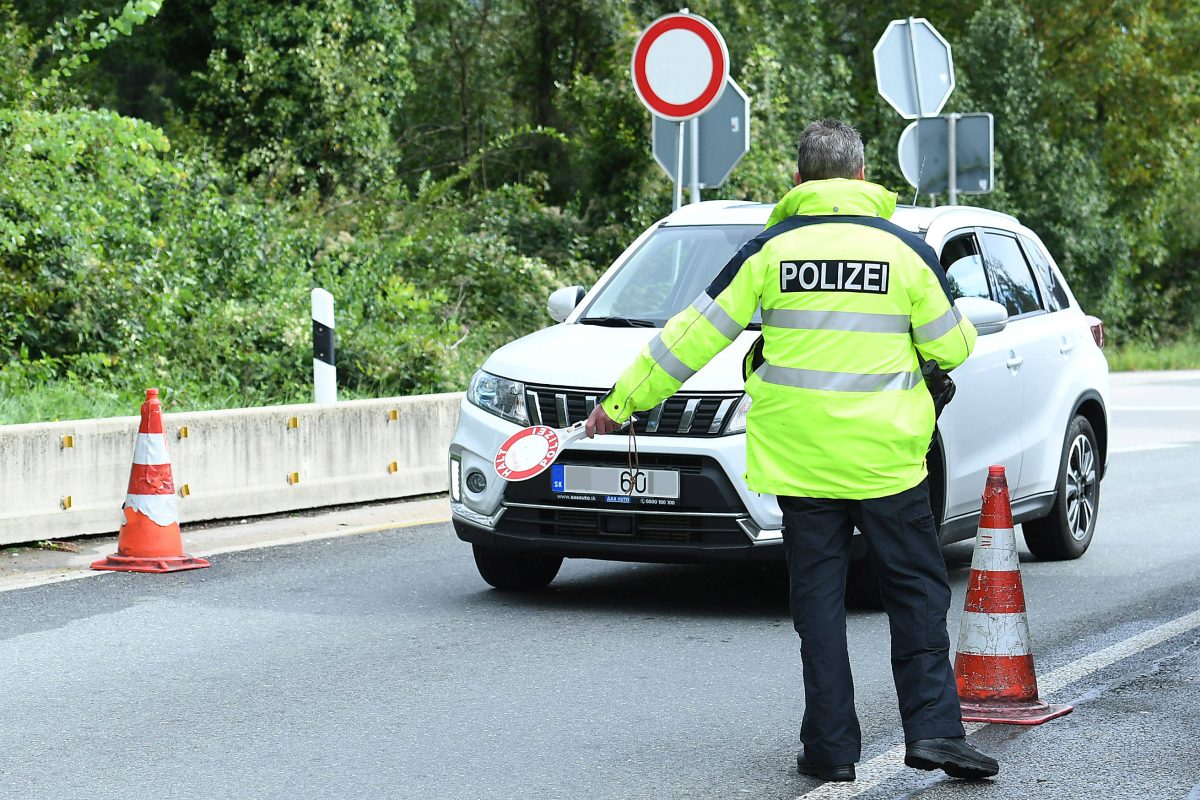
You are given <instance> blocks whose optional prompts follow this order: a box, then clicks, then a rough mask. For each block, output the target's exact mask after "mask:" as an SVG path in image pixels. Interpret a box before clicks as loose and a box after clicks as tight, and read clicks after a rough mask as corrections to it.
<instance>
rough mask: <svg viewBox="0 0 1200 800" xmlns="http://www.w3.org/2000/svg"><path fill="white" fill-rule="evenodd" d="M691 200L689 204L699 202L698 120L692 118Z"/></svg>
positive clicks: (697, 118)
mask: <svg viewBox="0 0 1200 800" xmlns="http://www.w3.org/2000/svg"><path fill="white" fill-rule="evenodd" d="M691 128H692V164H691V166H692V199H691V200H690V201H689V202H692V203H699V202H700V118H699V117H692V122H691Z"/></svg>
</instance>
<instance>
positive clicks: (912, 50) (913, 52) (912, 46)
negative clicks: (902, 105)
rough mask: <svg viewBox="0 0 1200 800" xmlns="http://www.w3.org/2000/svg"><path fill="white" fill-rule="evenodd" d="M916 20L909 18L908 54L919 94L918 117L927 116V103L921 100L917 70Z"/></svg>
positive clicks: (914, 82)
mask: <svg viewBox="0 0 1200 800" xmlns="http://www.w3.org/2000/svg"><path fill="white" fill-rule="evenodd" d="M914 25H916V20H914V19H913V18H912V17H909V18H908V54H909V57H910V63H911V64H912V78H913V89H914V90H916V93H917V117H918V118H920V117H923V116H925V103H924V102H923V101H922V99H921V72H920V70H919V69H918V68H917V34H916V28H915V27H914Z"/></svg>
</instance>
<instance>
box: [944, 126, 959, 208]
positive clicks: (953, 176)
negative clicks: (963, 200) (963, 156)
mask: <svg viewBox="0 0 1200 800" xmlns="http://www.w3.org/2000/svg"><path fill="white" fill-rule="evenodd" d="M946 117H947V119H946V139H947V140H948V142H949V145H948V148H947V149H948V150H949V152H948V153H947V154H946V164H947V166H948V169H949V173H950V181H949V182H950V188H949V195H950V198H949V199H950V205H952V206H956V205H958V136H957V131H956V130H955V128H956V127H957V125H958V114H947V115H946Z"/></svg>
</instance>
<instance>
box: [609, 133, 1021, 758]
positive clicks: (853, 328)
mask: <svg viewBox="0 0 1200 800" xmlns="http://www.w3.org/2000/svg"><path fill="white" fill-rule="evenodd" d="M796 167H797V172H796V175H795V180H796V186H795V188H794V189H792V190H791V191H790V192H788V193H787V195H785V196H784V197H783V199H782V200H781V201H780V202H779V203H778V205H777V206H776V207H775V209H774V211H773V212H772V214H771V217H770V221H769V222H768V225H767V228H766V230H764V231H763V232H762V233H760V234H759V235H758V236H756V237H754V238H753V239H751V240H750V241H749V242H747V243H746V244H745V245H744V246H743V247H742V248H741V250H739V251H738V253H737V254H736V255H735V256H734V257H733V258H732V259H731V260H730V261H729V263H728V264H726V265H725V268H724V269H723V270H721V273H720V274H719V275H718V276H717V277H716V279H715V280H714V281H713V282H712V284H711V285H710V286H709V287H708V289H707V290H706V291H705V292H704V293H703V294H701V295H700V296H699V297H698V298H696V301H695V302H694V303H693V304H692V305H691V307H689V308H687V309H685V310H684V311H682V312H680V313H679V314H677V315H675V316H674V317H673V318H672V319H671V320H669V321H668V322H667V324H666V325H665V326H664V328H663V330H662V332H661V333H660V334H659V335H657V336H656V337H654V339H653V340H652V341H651V342H650V344H649V345H648V346H647V347H646V348H645V349H644V350H643V351H642V352H641V354H640V355H639V356H638V358H637V359H636V360H635V361H634V363H633V364H632V365H630V366H629V368H628V369H626V370H625V372H624V373H623V374H622V375H621V377H620V378H619V379H618V381H617V383H616V385H615V386H614V387H613V389H612V391H611V392H610V393H609V394H608V395H607V396H606V397H605V399H604V401H603V402H602V403H601V404H600V405H598V406H597V407H596V409H595V411H594V412H593V413H592V415H591V417H589V419H588V435H589V436H591V435H594V434H596V433H609V432H611V431H613V430H616V429H617V427H618V426H619V424H620V423H622V422H624V421H626V420H628V419H629V417H630V415H631V414H633V413H634V412H635V411H638V410H645V409H649V408H653V407H654V406H656V405H658V403H660V402H661V401H663V400H664V399H666V398H667V397H669V396H670V395H672V394H673V393H675V392H676V391H677V390H678V389H679V387H680V386H681V385H682V384H683V382H684V381H686V380H687V379H688V378H689V377H691V376H692V375H693V374H695V372H696V371H697V370H699V369H700V368H701V367H703V366H704V365H705V364H706V363H707V362H708V361H709V360H710V359H711V358H713V356H715V355H716V354H717V353H718V352H720V351H721V350H723V349H724V348H725V347H726V346H727V345H728V344H729V343H730V342H732V341H733V340H734V339H735V338H737V335H738V334H739V333H740V332H741V331H742V330H743V329H744V328H745V327H746V325H747V324H749V323H750V321H751V318H752V317H753V316H754V313H755V311H756V310H757V309H758V308H759V307H760V306H761V308H762V330H763V336H762V340H761V345H762V350H761V354H760V356H759V358H757V359H756V360H755V361H756V363H755V364H754V365H753V367H754V369H753V373H752V374H750V375H749V377H748V379H747V381H746V391H747V393H748V394H749V395H750V397H751V398H752V400H753V404H752V406H751V408H750V413H749V417H748V419H747V422H746V460H747V475H746V480H747V483H748V484H749V486H750V489H752V490H753V491H756V492H762V493H765V494H774V495H777V496H778V498H779V506H780V509H781V510H782V511H783V526H784V527H783V541H784V547H785V550H786V555H787V561H788V569H789V575H790V592H791V608H792V615H793V617H794V620H795V626H796V631H797V633H799V634H800V641H801V660H802V663H803V666H804V697H805V705H804V720H803V723H802V725H801V728H800V739H801V742H802V743H803V745H804V750H803V751H802V752H801V753H800V754H799V755H798V756H797V765H798V767H799V770H800V772H801V773H803V774H806V775H812V776H815V777H818V778H821V779H823V780H831V781H851V780H854V765H855V762H857V761H858V759H859V756H860V753H861V734H860V731H859V725H858V718H857V717H856V716H855V712H854V687H853V681H852V678H851V674H850V662H849V657H848V655H847V651H846V612H845V606H844V602H845V594H846V574H847V569H848V566H849V563H850V543H851V537H852V532H853V529H854V528H855V527H857V528H858V529H859V530H860V531H861V532H862V534H863V535H864V536H865V537H866V541H867V544H868V546H869V549H870V551H871V554H872V559H873V561H874V564H875V568H876V572H877V574H878V578H879V584H880V590H881V592H882V595H883V600H884V606H885V607H886V609H887V613H888V617H889V619H890V622H891V631H892V673H893V676H894V678H895V682H896V693H897V695H898V696H899V701H900V713H901V716H902V718H903V723H904V736H905V741H906V743H907V744H906V753H905V759H904V760H905V763H906V764H908V765H909V766H911V767H916V768H920V769H927V770H932V769H939V768H940V769H943V770H944V771H945V772H947V773H948V774H950V775H952V776H955V777H962V778H979V777H985V776H990V775H995V774H996V773H997V772H998V771H999V764H998V763H997V762H996V760H995V759H993V758H990V757H989V756H986V755H984V754H983V753H980V752H979V751H978V750H976V749H975V748H974V747H972V746H971V745H970V744H968V743H967V741H966V739H965V737H964V730H963V726H962V719H961V712H960V707H959V701H958V691H957V688H956V685H955V681H954V673H953V671H952V669H951V666H950V659H949V647H950V640H949V635H948V634H947V631H946V612H947V609H948V608H949V605H950V586H949V583H948V581H947V577H946V567H945V563H944V562H943V561H942V556H941V551H940V549H939V547H938V540H937V534H936V532H935V530H934V523H933V513H932V512H931V510H930V505H929V492H928V487H927V482H926V477H927V474H928V473H927V471H926V466H925V453H926V450H927V448H928V445H929V442H930V437H931V436H932V434H933V427H934V407H933V402H932V400H931V397H930V393H929V390H928V389H927V388H926V384H925V382H924V380H923V379H922V372H921V367H920V364H921V361H922V360H927V361H933V362H936V363H937V364H938V365H940V367H941V368H943V369H945V370H951V369H953V368H954V367H956V366H958V365H959V364H961V363H962V362H963V361H965V360H966V358H967V356H969V355H970V354H971V348H972V347H973V346H974V343H975V336H976V332H975V329H974V327H973V326H972V325H971V323H970V321H969V320H967V319H964V318H963V317H962V316H961V314H960V313H959V312H958V311H957V309H955V307H954V305H953V303H952V301H951V297H950V292H949V287H948V285H947V282H946V276H945V274H944V272H943V271H942V268H941V265H940V264H939V262H938V259H937V256H936V254H935V253H934V252H933V250H932V249H931V248H930V247H929V246H928V245H927V244H925V242H924V241H923V240H922V239H920V238H919V237H918V236H915V235H913V234H912V233H910V232H908V231H906V230H903V229H902V228H899V227H897V226H896V225H894V224H892V223H891V222H889V221H888V218H889V217H891V215H892V212H893V211H894V210H895V208H896V195H895V194H894V193H892V192H889V191H887V190H885V189H884V188H883V187H881V186H878V185H876V184H873V183H868V182H867V181H866V180H865V179H864V171H863V144H862V139H861V138H860V137H859V135H858V132H857V131H856V130H855V129H854V128H852V127H850V126H848V125H846V124H844V123H842V122H839V121H837V120H833V119H823V120H820V121H819V122H814V123H812V124H811V125H809V126H808V127H807V128H805V130H804V132H803V133H802V134H801V136H800V143H799V147H798V153H797V165H796ZM757 362H761V363H757Z"/></svg>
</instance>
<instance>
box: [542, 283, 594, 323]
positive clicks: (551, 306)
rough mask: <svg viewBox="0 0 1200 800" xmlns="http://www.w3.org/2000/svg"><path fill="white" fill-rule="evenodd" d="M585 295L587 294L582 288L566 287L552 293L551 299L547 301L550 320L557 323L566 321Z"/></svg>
mask: <svg viewBox="0 0 1200 800" xmlns="http://www.w3.org/2000/svg"><path fill="white" fill-rule="evenodd" d="M585 294H587V292H586V291H585V290H584V288H583V287H582V286H564V287H563V288H561V289H556V290H554V291H553V292H551V293H550V299H549V300H547V301H546V310H547V311H549V312H550V318H551V319H552V320H554V321H555V322H562V321H563V320H565V319H566V318H567V317H568V316H569V315H570V313H571V312H572V311H574V310H575V306H577V305H579V303H580V301H582V300H583V296H584V295H585Z"/></svg>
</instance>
